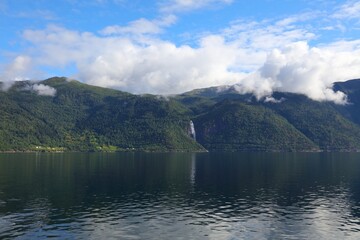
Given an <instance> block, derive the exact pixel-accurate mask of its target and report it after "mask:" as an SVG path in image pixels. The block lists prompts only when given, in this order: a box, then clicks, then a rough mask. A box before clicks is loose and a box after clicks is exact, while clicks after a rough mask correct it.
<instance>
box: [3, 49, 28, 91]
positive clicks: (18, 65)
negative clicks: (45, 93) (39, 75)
mask: <svg viewBox="0 0 360 240" xmlns="http://www.w3.org/2000/svg"><path fill="white" fill-rule="evenodd" d="M0 69H1V74H0V82H3V84H2V90H7V89H9V88H10V87H11V86H12V83H13V82H14V81H21V80H27V79H29V77H30V76H34V72H33V70H32V61H31V58H30V57H29V56H26V55H19V56H16V57H15V58H14V60H13V61H12V62H11V63H9V64H7V65H4V66H1V68H0Z"/></svg>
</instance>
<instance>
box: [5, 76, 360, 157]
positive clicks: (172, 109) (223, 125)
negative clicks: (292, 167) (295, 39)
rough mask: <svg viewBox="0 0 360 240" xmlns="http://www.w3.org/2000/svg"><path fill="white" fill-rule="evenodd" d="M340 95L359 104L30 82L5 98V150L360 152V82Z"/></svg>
mask: <svg viewBox="0 0 360 240" xmlns="http://www.w3.org/2000/svg"><path fill="white" fill-rule="evenodd" d="M36 84H37V85H36ZM0 85H3V84H2V83H0ZM34 85H36V86H39V85H42V86H41V87H42V88H41V89H42V92H41V91H40V90H38V88H34V87H32V86H34ZM333 88H334V90H336V91H343V92H344V93H345V94H347V95H348V99H349V101H350V103H351V104H347V105H336V104H334V103H331V102H317V101H314V100H311V99H309V98H308V97H306V96H304V95H301V94H294V93H282V92H275V93H274V94H273V96H274V98H276V99H284V101H282V102H281V103H274V102H269V101H268V102H267V101H257V99H256V98H255V97H254V96H253V95H251V94H239V93H237V92H236V91H235V89H233V88H232V87H231V86H222V87H220V89H221V90H222V91H219V87H212V88H205V89H196V90H193V91H189V92H186V93H183V94H178V95H174V96H169V97H159V96H157V95H151V94H146V95H134V94H131V93H127V92H122V91H118V90H114V89H108V88H102V87H96V86H91V85H87V84H84V83H81V82H79V81H76V80H69V79H67V78H64V77H53V78H49V79H46V80H43V81H22V82H17V83H15V84H14V85H13V86H12V87H11V88H9V89H8V91H0V151H206V150H209V151H359V150H360V110H358V109H360V107H359V105H360V80H359V79H355V80H349V81H347V82H340V83H334V87H333ZM50 90H51V91H50ZM54 92H56V94H53V95H51V94H52V93H54ZM190 121H193V123H194V125H195V129H196V137H197V138H196V141H195V140H194V139H193V138H192V136H191V134H190V133H189V131H190Z"/></svg>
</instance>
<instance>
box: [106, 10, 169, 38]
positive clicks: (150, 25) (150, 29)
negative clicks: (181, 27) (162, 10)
mask: <svg viewBox="0 0 360 240" xmlns="http://www.w3.org/2000/svg"><path fill="white" fill-rule="evenodd" d="M175 22H176V17H175V16H174V15H168V16H166V17H163V18H161V19H156V20H152V21H151V20H148V19H145V18H141V19H138V20H135V21H133V22H130V23H129V25H128V26H119V25H113V26H108V27H106V28H104V29H103V30H101V33H102V34H104V35H116V34H119V35H120V34H127V33H130V34H158V33H161V32H162V31H163V28H164V27H168V26H170V25H172V24H174V23H175Z"/></svg>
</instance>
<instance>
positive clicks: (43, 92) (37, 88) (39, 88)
mask: <svg viewBox="0 0 360 240" xmlns="http://www.w3.org/2000/svg"><path fill="white" fill-rule="evenodd" d="M31 90H32V91H34V92H35V93H36V94H38V95H40V96H50V97H54V96H55V95H56V89H55V88H53V87H50V86H47V85H44V84H34V85H32V86H31Z"/></svg>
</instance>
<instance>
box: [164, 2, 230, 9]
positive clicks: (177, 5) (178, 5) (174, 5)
mask: <svg viewBox="0 0 360 240" xmlns="http://www.w3.org/2000/svg"><path fill="white" fill-rule="evenodd" d="M232 2H233V0H167V1H165V2H163V3H162V5H161V8H160V10H161V11H163V12H183V11H191V10H196V9H200V8H203V7H207V6H209V5H217V4H231V3H232Z"/></svg>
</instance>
